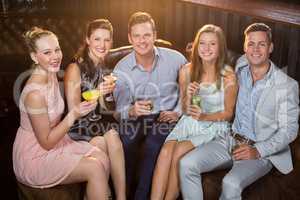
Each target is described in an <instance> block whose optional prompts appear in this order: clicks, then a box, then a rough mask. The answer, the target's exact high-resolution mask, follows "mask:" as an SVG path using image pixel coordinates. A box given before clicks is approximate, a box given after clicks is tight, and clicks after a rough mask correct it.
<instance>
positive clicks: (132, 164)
mask: <svg viewBox="0 0 300 200" xmlns="http://www.w3.org/2000/svg"><path fill="white" fill-rule="evenodd" d="M244 34H245V41H244V52H245V54H244V55H243V56H242V57H241V58H240V59H238V61H237V64H236V66H229V65H228V64H227V60H228V59H227V45H226V39H225V36H224V33H223V31H222V29H221V28H220V27H218V26H215V25H211V24H208V25H204V26H203V27H202V28H200V29H199V31H198V33H197V34H196V37H195V39H194V42H193V45H192V51H191V58H190V62H187V60H186V58H185V57H184V56H183V55H182V54H181V53H179V52H177V51H175V50H172V49H168V48H163V47H158V46H155V45H154V44H155V41H156V37H157V33H156V27H155V22H154V20H153V19H152V17H151V16H150V15H149V14H148V13H144V12H137V13H134V14H133V15H132V16H131V18H130V19H129V23H128V39H129V42H130V44H131V45H132V47H133V51H132V52H131V53H129V54H128V55H127V56H125V57H124V58H123V59H121V60H120V61H119V62H118V63H117V65H116V66H115V68H114V69H113V74H114V75H115V76H116V77H117V80H116V82H114V81H109V80H105V79H104V76H105V75H107V74H109V73H111V71H110V70H109V69H108V68H107V67H106V66H105V62H104V61H105V58H106V56H107V55H108V53H109V50H110V48H111V47H112V38H113V28H112V25H111V23H110V22H109V21H108V20H106V19H97V20H94V21H92V22H90V23H89V24H88V25H87V29H86V35H85V39H84V41H83V45H82V47H81V48H80V49H79V50H78V52H77V54H76V55H75V56H74V59H73V60H72V62H71V64H69V65H68V67H67V69H66V71H65V76H64V89H65V90H64V91H65V97H66V103H67V108H68V109H67V110H68V112H67V113H66V114H65V115H64V117H62V116H63V113H64V100H63V97H62V96H61V94H60V89H59V83H58V80H57V76H56V74H57V72H58V71H59V70H60V65H61V61H62V52H61V49H60V46H59V42H58V38H57V37H56V35H55V34H54V33H52V32H51V31H48V30H44V29H41V28H38V27H34V28H32V29H31V30H29V31H27V32H26V33H25V35H24V38H25V43H26V46H27V47H28V51H29V54H30V56H31V59H32V60H33V69H32V74H31V76H30V78H29V79H28V81H27V82H26V85H25V87H24V89H23V91H22V94H21V97H20V105H19V107H20V115H21V122H20V123H21V124H20V127H19V129H18V132H17V136H16V138H15V142H14V147H13V165H14V172H15V174H16V177H17V180H18V181H19V182H21V183H23V184H25V185H28V186H31V187H34V188H48V187H53V186H55V185H59V184H69V183H76V182H87V184H86V195H85V197H86V199H91V200H100V199H108V198H109V197H110V196H111V194H110V189H109V185H108V180H109V177H110V176H111V178H112V181H113V186H114V191H115V196H116V199H117V200H124V199H135V200H147V199H151V200H160V199H161V200H162V199H173V200H174V199H176V198H177V197H178V196H179V194H180V192H181V194H182V197H183V199H186V200H193V199H195V200H199V199H203V191H202V183H201V174H202V173H205V172H209V171H212V170H216V169H221V168H230V171H229V172H228V173H227V174H226V175H225V177H224V178H223V182H222V193H221V196H220V199H222V200H226V199H228V200H238V199H241V195H242V191H243V189H244V188H246V187H247V186H248V185H250V184H251V183H253V182H255V181H256V180H257V179H259V178H260V177H262V176H264V175H265V174H267V173H268V172H269V171H270V170H271V169H272V168H273V167H275V168H276V169H277V170H279V171H280V172H282V173H284V174H286V173H289V172H290V171H291V170H292V169H293V165H292V159H291V153H290V149H289V143H291V142H292V141H293V140H294V139H295V138H296V136H297V132H298V115H299V105H298V104H299V89H298V83H297V82H296V81H295V80H293V79H292V78H290V77H288V76H287V75H286V74H285V73H283V72H282V71H281V70H279V68H278V67H276V65H275V64H274V63H273V62H272V61H271V60H270V59H269V57H270V54H271V53H272V51H273V47H274V46H273V43H272V33H271V29H270V28H269V27H268V26H267V25H266V24H263V23H254V24H251V25H249V26H248V27H247V28H246V30H245V31H244ZM91 89H97V90H99V91H100V94H101V97H100V99H101V100H99V101H100V102H102V103H99V101H98V100H92V101H85V100H84V99H83V98H82V95H81V94H82V92H84V91H87V90H91ZM112 93H113V98H114V101H115V104H116V109H115V112H113V113H111V112H102V111H103V110H104V108H103V107H105V106H104V105H105V104H103V101H106V99H108V97H109V96H110V95H111V94H112ZM195 96H198V97H200V103H199V104H198V105H195V104H194V103H191V102H192V101H193V98H194V97H195ZM116 124H118V125H117V126H115V125H116ZM141 144H143V145H141ZM140 149H141V150H140ZM141 151H142V152H141ZM138 160H139V161H138ZM137 172H138V173H139V174H138V175H137V174H136V173H137ZM136 178H137V179H138V181H137V183H135V182H136V181H135V179H136Z"/></svg>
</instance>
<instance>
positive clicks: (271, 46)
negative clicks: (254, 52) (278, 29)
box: [269, 42, 274, 53]
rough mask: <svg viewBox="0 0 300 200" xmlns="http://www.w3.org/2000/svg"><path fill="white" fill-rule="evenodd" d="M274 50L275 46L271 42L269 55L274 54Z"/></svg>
mask: <svg viewBox="0 0 300 200" xmlns="http://www.w3.org/2000/svg"><path fill="white" fill-rule="evenodd" d="M273 49H274V44H273V42H271V44H270V47H269V53H272V52H273Z"/></svg>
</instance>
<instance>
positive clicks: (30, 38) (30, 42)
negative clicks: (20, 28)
mask: <svg viewBox="0 0 300 200" xmlns="http://www.w3.org/2000/svg"><path fill="white" fill-rule="evenodd" d="M49 35H54V36H55V37H56V35H55V34H54V33H53V32H51V31H48V30H45V29H42V28H39V27H36V26H34V27H32V28H31V29H30V30H28V31H26V32H25V33H24V34H23V37H24V40H25V44H26V47H27V49H28V51H29V53H32V52H36V49H37V47H36V41H37V40H39V39H40V38H42V37H44V36H49Z"/></svg>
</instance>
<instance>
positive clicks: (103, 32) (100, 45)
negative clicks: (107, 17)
mask: <svg viewBox="0 0 300 200" xmlns="http://www.w3.org/2000/svg"><path fill="white" fill-rule="evenodd" d="M86 43H87V45H88V48H89V53H90V56H91V57H92V59H93V60H94V59H95V60H97V61H99V60H100V59H101V60H103V59H104V57H105V56H106V55H107V53H108V51H109V50H110V48H111V46H112V37H111V33H110V31H109V30H107V29H102V28H98V29H95V30H94V31H93V32H92V34H91V35H90V37H88V38H86Z"/></svg>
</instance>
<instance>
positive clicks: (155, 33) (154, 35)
mask: <svg viewBox="0 0 300 200" xmlns="http://www.w3.org/2000/svg"><path fill="white" fill-rule="evenodd" d="M153 37H154V41H155V40H156V39H157V32H156V31H154V33H153Z"/></svg>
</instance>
